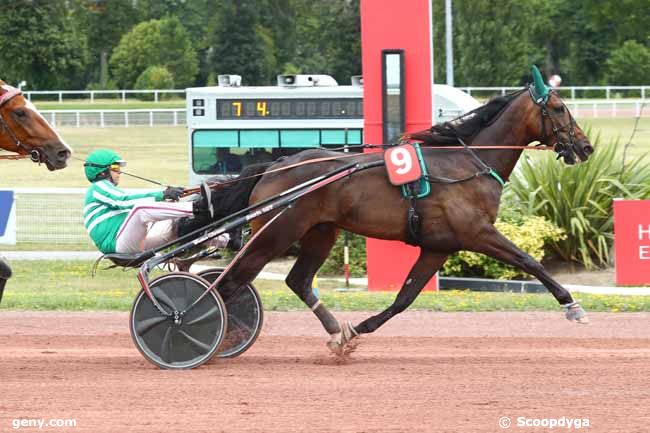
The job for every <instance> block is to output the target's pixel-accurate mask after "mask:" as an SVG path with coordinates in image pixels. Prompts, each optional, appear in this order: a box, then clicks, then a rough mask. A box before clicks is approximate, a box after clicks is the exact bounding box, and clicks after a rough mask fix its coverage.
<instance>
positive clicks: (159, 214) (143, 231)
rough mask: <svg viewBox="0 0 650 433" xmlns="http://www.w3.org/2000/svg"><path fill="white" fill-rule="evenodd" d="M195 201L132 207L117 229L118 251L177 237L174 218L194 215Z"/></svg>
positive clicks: (143, 204) (156, 243)
mask: <svg viewBox="0 0 650 433" xmlns="http://www.w3.org/2000/svg"><path fill="white" fill-rule="evenodd" d="M192 215H193V214H192V202H189V201H187V202H179V203H168V202H145V203H142V204H139V205H136V206H135V207H133V209H131V211H130V212H129V215H128V216H127V217H126V219H125V220H124V222H123V223H122V227H120V231H119V232H118V233H117V239H116V243H115V250H116V251H115V252H117V253H136V252H140V251H143V250H146V249H149V248H154V247H157V246H159V245H162V244H164V243H165V242H169V241H171V240H172V239H174V238H175V237H176V233H175V231H174V224H173V221H174V220H176V219H179V218H184V217H191V216H192Z"/></svg>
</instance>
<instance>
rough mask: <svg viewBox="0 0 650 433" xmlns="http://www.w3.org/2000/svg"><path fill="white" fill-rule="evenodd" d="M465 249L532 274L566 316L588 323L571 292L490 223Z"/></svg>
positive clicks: (571, 319) (572, 319)
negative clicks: (550, 294) (562, 308)
mask: <svg viewBox="0 0 650 433" xmlns="http://www.w3.org/2000/svg"><path fill="white" fill-rule="evenodd" d="M465 249H468V250H471V251H475V252H478V253H482V254H485V255H487V256H490V257H493V258H495V259H497V260H499V261H501V262H503V263H506V264H508V265H512V266H515V267H516V268H519V269H521V270H522V271H524V272H526V273H528V274H531V275H533V276H534V277H536V278H537V279H538V280H539V281H541V282H542V284H544V286H545V287H546V288H547V289H548V291H549V292H551V293H552V294H553V296H554V297H555V299H556V300H557V301H558V302H559V303H560V305H562V306H563V307H564V308H565V309H566V318H567V319H568V320H570V321H575V322H578V323H583V324H586V323H589V319H587V315H586V313H585V311H584V310H583V309H582V307H581V306H580V305H579V304H578V303H577V302H575V301H574V300H573V297H572V296H571V293H569V292H568V291H567V290H566V289H565V288H564V287H562V286H561V285H560V283H558V282H557V281H555V280H554V279H553V278H552V277H551V276H550V275H549V274H548V272H546V269H544V267H543V266H542V265H541V264H540V263H538V262H537V261H536V260H535V259H533V258H532V257H531V256H529V255H528V254H526V253H525V252H523V251H521V250H520V249H519V248H518V247H517V246H516V245H515V244H513V243H512V242H510V241H509V240H508V239H507V238H506V237H505V236H503V235H502V234H501V233H499V231H498V230H497V229H496V228H495V227H494V226H492V225H490V226H488V227H484V228H483V230H482V231H481V234H480V235H479V236H477V237H476V238H475V241H472V244H471V245H467V246H466V247H465Z"/></svg>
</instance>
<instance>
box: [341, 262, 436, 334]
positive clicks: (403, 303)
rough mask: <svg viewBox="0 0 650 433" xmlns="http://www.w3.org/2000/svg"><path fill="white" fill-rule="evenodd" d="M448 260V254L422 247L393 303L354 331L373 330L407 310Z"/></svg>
mask: <svg viewBox="0 0 650 433" xmlns="http://www.w3.org/2000/svg"><path fill="white" fill-rule="evenodd" d="M446 260H447V255H446V254H438V253H433V252H430V251H427V250H424V249H421V250H420V256H419V257H418V259H417V261H416V262H415V264H414V265H413V267H412V268H411V271H410V272H409V274H408V276H407V277H406V281H405V282H404V285H402V288H401V289H400V291H399V293H398V294H397V297H396V298H395V301H393V303H392V305H391V306H390V307H388V308H387V309H385V310H384V311H382V312H381V313H379V314H377V315H376V316H372V317H370V318H368V319H366V320H364V321H363V322H361V323H360V324H359V325H357V326H355V327H354V331H355V332H356V333H358V334H365V333H369V332H373V331H375V330H376V329H377V328H379V327H380V326H381V325H383V324H384V323H386V321H387V320H388V319H390V318H391V317H393V316H395V315H397V314H399V313H401V312H402V311H404V310H406V309H407V308H408V307H409V305H411V304H412V303H413V301H415V298H417V297H418V295H419V294H420V292H421V291H422V289H423V288H424V286H425V285H426V284H427V283H428V282H429V280H430V279H431V277H433V275H434V274H435V273H436V272H437V271H438V269H440V267H441V266H442V265H443V264H444V263H445V261H446Z"/></svg>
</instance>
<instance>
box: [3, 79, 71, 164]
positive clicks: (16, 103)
mask: <svg viewBox="0 0 650 433" xmlns="http://www.w3.org/2000/svg"><path fill="white" fill-rule="evenodd" d="M0 147H1V148H2V149H5V150H8V151H10V152H16V153H18V154H20V155H30V156H31V158H32V161H34V162H38V163H44V164H45V165H46V166H47V168H48V169H49V170H50V171H53V170H59V169H61V168H65V167H66V166H67V161H68V158H70V155H71V154H72V149H70V147H69V146H68V145H67V144H66V143H65V142H64V141H63V139H62V138H61V137H60V136H59V134H57V132H56V131H55V130H54V128H52V127H51V126H50V124H49V123H48V122H47V120H45V118H43V116H42V115H41V114H40V113H39V112H38V110H37V109H36V107H35V106H34V104H32V102H31V101H29V100H27V99H25V98H24V97H23V95H22V93H21V92H20V90H18V89H15V88H13V87H11V86H9V85H7V84H5V83H4V81H2V80H0Z"/></svg>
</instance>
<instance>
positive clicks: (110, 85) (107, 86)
mask: <svg viewBox="0 0 650 433" xmlns="http://www.w3.org/2000/svg"><path fill="white" fill-rule="evenodd" d="M86 90H118V88H117V84H116V83H115V81H113V80H108V81H107V82H106V84H105V85H102V84H101V83H97V82H94V83H89V84H88V85H87V86H86Z"/></svg>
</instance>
